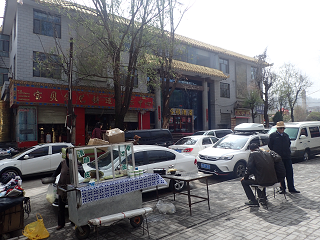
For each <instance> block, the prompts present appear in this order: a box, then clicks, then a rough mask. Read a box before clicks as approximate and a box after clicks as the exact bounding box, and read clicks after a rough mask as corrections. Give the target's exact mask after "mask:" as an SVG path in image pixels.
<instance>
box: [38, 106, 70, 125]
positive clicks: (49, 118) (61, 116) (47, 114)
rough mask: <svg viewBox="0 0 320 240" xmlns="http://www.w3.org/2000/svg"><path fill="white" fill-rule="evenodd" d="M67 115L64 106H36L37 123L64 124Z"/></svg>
mask: <svg viewBox="0 0 320 240" xmlns="http://www.w3.org/2000/svg"><path fill="white" fill-rule="evenodd" d="M66 115H67V108H65V107H42V106H39V107H38V124H64V122H65V119H66Z"/></svg>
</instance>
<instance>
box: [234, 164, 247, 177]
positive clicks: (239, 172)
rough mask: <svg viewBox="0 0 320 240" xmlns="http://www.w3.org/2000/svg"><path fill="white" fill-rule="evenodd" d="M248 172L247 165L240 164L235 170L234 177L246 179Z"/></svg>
mask: <svg viewBox="0 0 320 240" xmlns="http://www.w3.org/2000/svg"><path fill="white" fill-rule="evenodd" d="M245 172H246V164H245V163H244V162H238V163H237V164H236V165H235V166H234V169H233V176H234V177H236V178H239V177H244V174H245Z"/></svg>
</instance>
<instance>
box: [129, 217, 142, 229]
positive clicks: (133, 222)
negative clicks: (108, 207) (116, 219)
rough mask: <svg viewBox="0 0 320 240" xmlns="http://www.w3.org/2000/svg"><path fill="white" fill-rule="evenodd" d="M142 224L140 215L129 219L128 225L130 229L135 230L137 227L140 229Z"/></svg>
mask: <svg viewBox="0 0 320 240" xmlns="http://www.w3.org/2000/svg"><path fill="white" fill-rule="evenodd" d="M142 222H143V217H142V215H139V216H135V217H133V218H130V224H131V226H132V227H134V228H137V227H140V226H141V224H142Z"/></svg>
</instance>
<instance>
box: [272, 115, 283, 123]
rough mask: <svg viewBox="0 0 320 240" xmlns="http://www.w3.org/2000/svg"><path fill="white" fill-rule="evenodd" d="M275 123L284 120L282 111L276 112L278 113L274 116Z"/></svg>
mask: <svg viewBox="0 0 320 240" xmlns="http://www.w3.org/2000/svg"><path fill="white" fill-rule="evenodd" d="M272 120H273V122H274V124H277V122H279V121H283V116H282V114H281V112H276V114H275V115H274V116H273V118H272Z"/></svg>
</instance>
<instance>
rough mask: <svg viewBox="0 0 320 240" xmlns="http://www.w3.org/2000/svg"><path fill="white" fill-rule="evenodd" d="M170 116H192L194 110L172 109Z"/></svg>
mask: <svg viewBox="0 0 320 240" xmlns="http://www.w3.org/2000/svg"><path fill="white" fill-rule="evenodd" d="M170 114H171V115H182V116H192V115H193V110H192V109H181V108H171V109H170Z"/></svg>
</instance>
